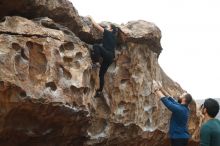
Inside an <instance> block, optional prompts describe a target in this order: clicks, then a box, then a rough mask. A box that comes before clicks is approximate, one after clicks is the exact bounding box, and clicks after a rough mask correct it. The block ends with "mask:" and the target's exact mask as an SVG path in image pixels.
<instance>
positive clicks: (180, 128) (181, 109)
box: [154, 88, 192, 146]
mask: <svg viewBox="0 0 220 146" xmlns="http://www.w3.org/2000/svg"><path fill="white" fill-rule="evenodd" d="M154 93H155V94H156V95H157V96H159V97H160V99H161V101H162V102H163V104H164V105H165V106H166V107H167V108H168V109H169V110H170V111H171V112H172V116H171V120H170V127H169V138H170V140H171V145H172V146H187V144H188V140H189V138H190V135H189V132H188V119H189V114H190V111H189V108H188V106H189V104H190V103H191V101H192V96H191V95H190V94H188V93H185V94H183V95H182V96H180V97H179V98H178V101H176V100H174V99H173V98H172V97H170V96H165V95H166V93H165V91H164V90H163V89H160V88H158V89H156V90H155V92H154Z"/></svg>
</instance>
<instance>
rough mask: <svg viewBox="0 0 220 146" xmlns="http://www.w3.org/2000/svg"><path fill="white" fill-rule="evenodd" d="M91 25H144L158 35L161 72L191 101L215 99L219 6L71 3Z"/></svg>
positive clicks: (194, 0)
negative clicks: (158, 31) (155, 29)
mask: <svg viewBox="0 0 220 146" xmlns="http://www.w3.org/2000/svg"><path fill="white" fill-rule="evenodd" d="M71 1H72V3H73V5H74V6H75V8H76V9H77V10H78V12H79V14H80V15H82V16H87V15H90V16H92V17H93V18H94V19H95V20H96V21H97V22H101V21H111V22H114V23H118V24H121V23H127V22H128V21H132V20H146V21H149V22H153V23H155V24H156V25H157V26H158V27H159V28H160V29H161V31H162V40H161V44H162V47H163V52H162V54H161V55H160V58H159V63H160V65H161V67H162V68H163V69H164V71H165V72H166V73H167V75H168V76H170V77H171V78H172V79H173V80H174V81H176V82H178V83H179V84H180V85H181V86H182V88H183V89H185V90H186V91H188V92H189V93H191V94H192V96H193V98H195V99H203V98H220V94H219V93H218V92H219V91H220V85H219V84H220V56H219V55H220V37H219V36H220V1H219V0H110V1H106V0H71Z"/></svg>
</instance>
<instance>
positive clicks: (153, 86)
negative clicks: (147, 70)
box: [152, 80, 162, 93]
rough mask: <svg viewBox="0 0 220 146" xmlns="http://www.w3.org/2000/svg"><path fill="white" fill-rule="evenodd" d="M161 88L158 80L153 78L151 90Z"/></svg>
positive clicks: (154, 90)
mask: <svg viewBox="0 0 220 146" xmlns="http://www.w3.org/2000/svg"><path fill="white" fill-rule="evenodd" d="M161 88H162V85H161V83H160V82H158V81H155V80H153V83H152V92H153V93H155V92H156V91H158V90H160V89H161Z"/></svg>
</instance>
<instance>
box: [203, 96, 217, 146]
mask: <svg viewBox="0 0 220 146" xmlns="http://www.w3.org/2000/svg"><path fill="white" fill-rule="evenodd" d="M201 110H202V113H203V115H204V117H205V123H204V124H203V125H202V127H201V130H200V146H220V120H219V119H217V118H215V117H216V116H217V114H218V112H219V103H218V102H217V101H216V100H215V99H212V98H209V99H206V100H205V102H204V104H203V105H202V106H201Z"/></svg>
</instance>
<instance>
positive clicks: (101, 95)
mask: <svg viewBox="0 0 220 146" xmlns="http://www.w3.org/2000/svg"><path fill="white" fill-rule="evenodd" d="M97 97H103V93H102V91H96V94H95V96H94V98H97Z"/></svg>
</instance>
